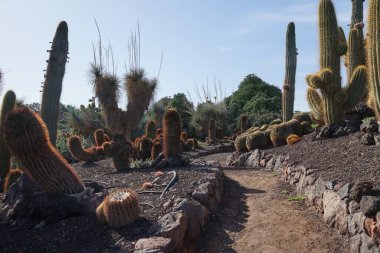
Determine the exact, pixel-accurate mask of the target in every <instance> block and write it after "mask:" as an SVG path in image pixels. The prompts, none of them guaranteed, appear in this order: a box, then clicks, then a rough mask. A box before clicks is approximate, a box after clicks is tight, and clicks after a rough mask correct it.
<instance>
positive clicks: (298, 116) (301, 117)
mask: <svg viewBox="0 0 380 253" xmlns="http://www.w3.org/2000/svg"><path fill="white" fill-rule="evenodd" d="M292 119H296V120H298V122H300V123H301V122H303V121H307V122H309V123H310V124H312V123H313V120H312V119H311V116H310V115H309V114H308V113H306V112H299V113H296V114H294V115H293V118H292Z"/></svg>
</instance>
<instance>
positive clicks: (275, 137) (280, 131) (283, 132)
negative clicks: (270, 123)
mask: <svg viewBox="0 0 380 253" xmlns="http://www.w3.org/2000/svg"><path fill="white" fill-rule="evenodd" d="M291 133H292V129H291V126H290V125H289V124H288V123H286V122H284V123H281V124H278V125H276V126H274V127H273V128H272V131H271V133H270V139H271V141H272V143H273V145H274V146H275V147H279V146H282V145H285V144H286V138H288V136H289V135H290V134H291Z"/></svg>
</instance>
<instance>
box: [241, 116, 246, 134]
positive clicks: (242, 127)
mask: <svg viewBox="0 0 380 253" xmlns="http://www.w3.org/2000/svg"><path fill="white" fill-rule="evenodd" d="M247 129H248V117H247V115H242V116H241V117H240V132H241V133H245V131H247Z"/></svg>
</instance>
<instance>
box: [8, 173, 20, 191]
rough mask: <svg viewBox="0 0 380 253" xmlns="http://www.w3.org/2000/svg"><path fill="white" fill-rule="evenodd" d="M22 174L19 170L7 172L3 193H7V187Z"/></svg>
mask: <svg viewBox="0 0 380 253" xmlns="http://www.w3.org/2000/svg"><path fill="white" fill-rule="evenodd" d="M21 174H22V172H21V170H20V169H12V170H10V171H9V173H8V175H7V177H6V178H5V183H4V192H7V191H8V189H9V187H10V186H11V185H12V184H13V183H14V182H16V180H17V179H18V178H19V177H20V176H21Z"/></svg>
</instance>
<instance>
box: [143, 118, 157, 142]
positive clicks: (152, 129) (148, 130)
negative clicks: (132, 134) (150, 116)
mask: <svg viewBox="0 0 380 253" xmlns="http://www.w3.org/2000/svg"><path fill="white" fill-rule="evenodd" d="M145 136H146V137H147V138H150V139H152V140H153V139H154V138H155V137H156V123H155V122H154V121H153V120H149V121H148V122H147V123H146V127H145Z"/></svg>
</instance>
